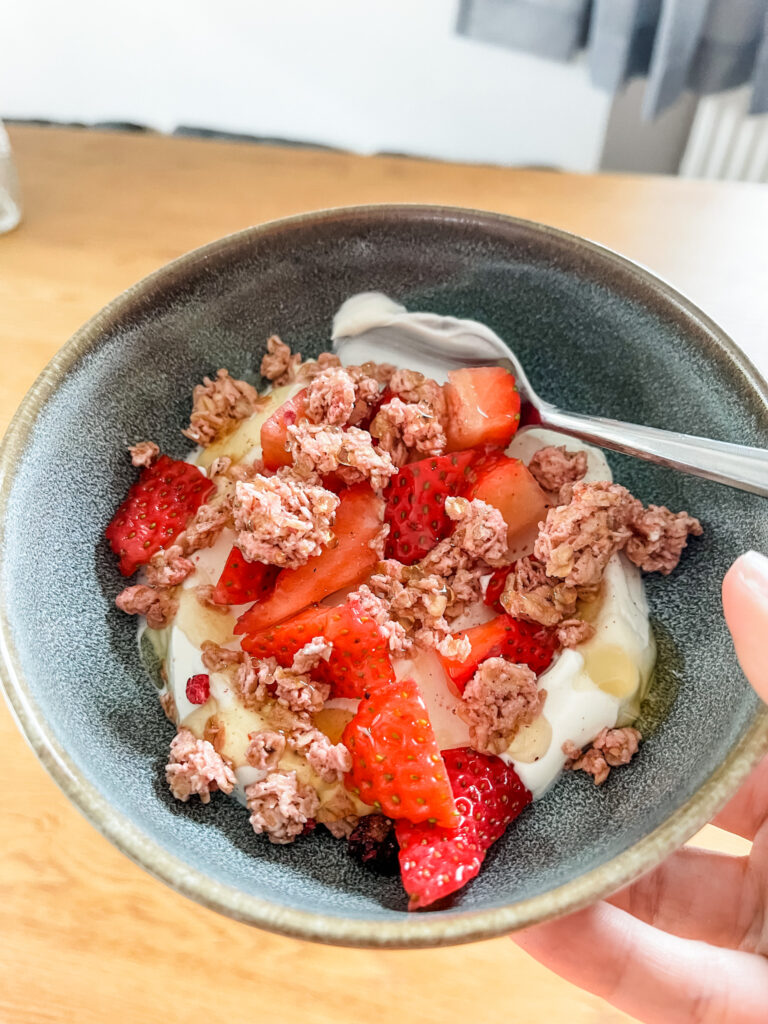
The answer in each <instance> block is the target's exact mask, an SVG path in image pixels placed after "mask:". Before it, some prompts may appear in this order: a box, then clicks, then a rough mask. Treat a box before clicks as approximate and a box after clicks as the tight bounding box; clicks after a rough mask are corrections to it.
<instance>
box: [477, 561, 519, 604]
mask: <svg viewBox="0 0 768 1024" xmlns="http://www.w3.org/2000/svg"><path fill="white" fill-rule="evenodd" d="M514 567H515V565H514V563H513V564H512V565H505V566H503V567H502V568H501V569H497V570H496V571H495V572H494V574H493V575H492V576H491V578H490V579H489V580H488V586H487V587H486V588H485V597H484V598H483V600H484V602H485V603H486V604H487V605H488V607H489V608H493V609H494V611H497V612H499V613H500V614H501V615H506V609H505V608H504V605H503V604H502V603H501V595H502V594H503V593H504V587H505V586H506V584H507V576H509V574H510V573H511V572H512V570H513V569H514Z"/></svg>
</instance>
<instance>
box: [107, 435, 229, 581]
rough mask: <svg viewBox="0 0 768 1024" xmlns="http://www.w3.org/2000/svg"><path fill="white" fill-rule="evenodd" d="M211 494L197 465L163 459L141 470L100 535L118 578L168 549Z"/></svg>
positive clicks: (163, 456)
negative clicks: (115, 562)
mask: <svg viewBox="0 0 768 1024" xmlns="http://www.w3.org/2000/svg"><path fill="white" fill-rule="evenodd" d="M212 490H213V483H212V481H210V480H209V479H208V478H207V477H206V476H205V475H204V474H203V473H201V472H200V470H199V469H198V468H197V466H192V465H190V464H189V463H188V462H180V461H177V460H176V459H171V458H169V457H168V456H167V455H161V456H160V458H159V459H158V460H157V462H155V463H154V464H153V465H151V466H147V468H146V469H143V470H142V472H141V476H140V477H139V479H138V480H137V481H136V483H135V484H133V486H132V487H131V489H130V490H129V491H128V496H127V498H126V499H125V501H124V502H123V503H122V505H121V506H120V508H119V509H118V510H117V512H115V515H114V517H113V519H112V522H111V523H110V524H109V526H108V527H107V529H106V531H105V534H106V538H107V540H108V541H109V543H110V546H111V548H112V550H113V551H114V553H115V554H116V555H118V556H119V558H120V562H119V566H118V567H119V569H120V572H121V573H122V574H123V576H130V575H131V574H132V573H134V572H136V570H137V569H138V567H139V566H140V565H146V564H147V562H148V561H149V560H150V558H151V557H152V556H153V555H154V554H156V553H157V552H158V551H160V550H161V549H162V548H165V547H168V546H169V545H170V544H171V543H172V542H173V541H174V540H175V539H176V537H178V535H179V534H180V533H181V531H182V530H183V529H184V527H185V526H186V525H187V523H188V522H189V520H190V518H191V517H192V516H193V515H194V514H195V512H197V510H198V508H200V506H201V505H202V504H203V502H204V501H205V499H206V498H207V497H208V495H209V494H210V493H211V491H212Z"/></svg>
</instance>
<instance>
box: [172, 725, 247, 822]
mask: <svg viewBox="0 0 768 1024" xmlns="http://www.w3.org/2000/svg"><path fill="white" fill-rule="evenodd" d="M165 777H166V779H167V780H168V785H169V786H170V789H171V793H173V795H174V796H175V797H176V799H177V800H181V801H183V802H184V803H186V802H187V800H189V798H190V797H191V796H199V797H200V800H201V801H202V803H204V804H207V803H208V802H209V801H210V799H211V793H215V792H216V790H218V789H220V790H221V791H222V793H231V792H232V790H233V789H234V788H235V774H234V772H233V771H232V769H231V768H230V766H229V765H228V764H227V763H226V761H225V760H224V759H223V757H222V756H221V754H218V753H217V752H216V750H215V749H214V747H213V745H212V744H211V743H209V742H208V740H199V739H196V737H195V736H194V735H193V733H191V732H190V730H189V729H179V731H178V732H177V733H176V735H175V736H174V738H173V740H172V741H171V753H170V759H169V761H168V764H167V765H166V768H165Z"/></svg>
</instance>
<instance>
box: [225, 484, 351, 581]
mask: <svg viewBox="0 0 768 1024" xmlns="http://www.w3.org/2000/svg"><path fill="white" fill-rule="evenodd" d="M338 504H339V499H338V497H337V496H336V495H335V494H333V493H332V492H331V491H328V490H326V489H325V488H324V487H321V486H320V484H319V483H318V482H314V481H310V480H303V479H301V478H299V477H298V476H296V474H295V473H293V472H292V471H291V470H290V469H282V470H279V471H278V472H277V473H276V474H275V475H274V476H269V477H267V476H256V477H254V478H253V479H252V480H244V481H238V482H237V484H236V485H235V502H234V506H233V512H234V523H235V529H236V530H237V531H238V533H237V538H236V541H235V543H236V544H237V546H238V547H239V548H240V550H241V551H242V553H243V557H244V558H245V559H246V560H247V561H249V562H266V563H267V564H269V565H279V566H281V567H287V568H291V569H295V568H297V567H298V566H300V565H305V564H306V563H307V562H308V561H309V559H310V558H313V557H314V556H315V555H319V554H320V553H321V551H322V550H323V548H324V547H326V546H327V544H328V543H329V542H330V540H331V537H332V536H333V534H332V532H331V526H332V525H333V521H334V518H335V516H336V509H337V507H338Z"/></svg>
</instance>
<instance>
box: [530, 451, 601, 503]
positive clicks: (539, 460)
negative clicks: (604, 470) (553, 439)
mask: <svg viewBox="0 0 768 1024" xmlns="http://www.w3.org/2000/svg"><path fill="white" fill-rule="evenodd" d="M528 469H529V471H530V473H531V475H532V476H533V478H534V480H535V481H536V483H537V484H538V485H539V487H541V489H542V490H543V491H546V492H547V494H550V495H553V496H556V501H555V504H557V505H565V504H567V502H569V501H570V500H571V496H572V494H573V487H572V485H573V484H575V483H576V482H577V481H578V480H581V479H582V478H583V477H584V475H585V474H586V472H587V454H586V452H583V451H575V452H569V451H567V450H566V448H565V445H562V446H560V447H554V446H553V445H549V446H547V447H545V448H539V450H538V451H537V452H535V453H534V455H533V458H532V459H531V461H530V462H529V463H528Z"/></svg>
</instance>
